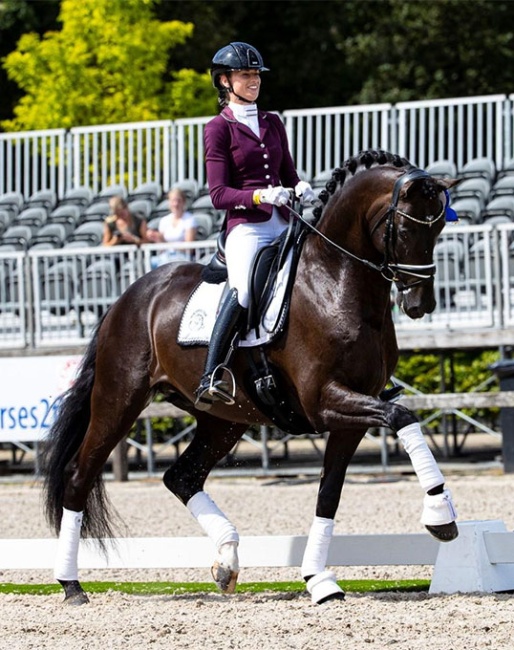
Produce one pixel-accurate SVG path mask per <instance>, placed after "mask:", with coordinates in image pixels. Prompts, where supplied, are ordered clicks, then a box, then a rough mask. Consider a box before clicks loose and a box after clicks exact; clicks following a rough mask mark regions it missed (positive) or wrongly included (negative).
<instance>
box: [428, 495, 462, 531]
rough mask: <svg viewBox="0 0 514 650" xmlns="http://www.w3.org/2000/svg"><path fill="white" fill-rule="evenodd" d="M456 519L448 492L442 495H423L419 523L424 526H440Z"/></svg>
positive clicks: (455, 512)
mask: <svg viewBox="0 0 514 650" xmlns="http://www.w3.org/2000/svg"><path fill="white" fill-rule="evenodd" d="M456 519H457V511H456V510H455V506H454V505H453V501H452V495H451V492H450V490H444V491H443V493H442V494H425V498H424V500H423V513H422V515H421V523H422V524H424V525H425V526H442V525H444V524H450V523H451V522H452V521H455V520H456Z"/></svg>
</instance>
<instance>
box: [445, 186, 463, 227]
mask: <svg viewBox="0 0 514 650" xmlns="http://www.w3.org/2000/svg"><path fill="white" fill-rule="evenodd" d="M444 195H445V197H446V206H445V208H444V218H445V220H446V221H458V220H459V215H458V214H457V213H456V212H455V210H454V209H453V208H450V193H449V192H448V190H444Z"/></svg>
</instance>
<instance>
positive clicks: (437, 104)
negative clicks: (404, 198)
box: [395, 95, 512, 170]
mask: <svg viewBox="0 0 514 650" xmlns="http://www.w3.org/2000/svg"><path fill="white" fill-rule="evenodd" d="M395 108H396V111H397V114H398V116H397V122H398V139H397V152H398V153H399V154H400V155H402V156H406V157H407V158H408V159H409V160H410V161H411V162H413V163H414V164H416V165H418V166H420V167H427V166H428V165H429V164H431V163H433V162H435V161H436V160H452V161H453V162H454V163H455V164H456V165H457V169H459V170H460V169H462V167H463V166H464V164H465V163H466V162H467V161H468V160H471V159H473V158H490V159H491V160H493V161H494V163H495V165H496V168H497V169H501V168H502V167H503V165H504V164H505V162H506V160H508V159H509V153H508V152H507V151H506V145H507V144H508V143H507V141H506V139H505V137H504V133H505V129H506V126H507V124H508V122H509V115H510V114H511V113H512V105H511V102H508V101H507V97H506V95H488V96H483V97H461V98H457V99H437V100H427V101H417V102H401V103H399V104H397V105H396V107H395Z"/></svg>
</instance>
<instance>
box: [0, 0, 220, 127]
mask: <svg viewBox="0 0 514 650" xmlns="http://www.w3.org/2000/svg"><path fill="white" fill-rule="evenodd" d="M154 4H155V2H154V0H82V1H81V2H80V3H77V2H75V0H62V3H61V11H60V14H59V21H60V23H61V24H62V29H61V30H60V31H51V32H47V33H46V34H44V36H43V37H42V38H41V37H39V36H38V35H37V34H35V33H28V34H24V35H23V36H22V37H21V39H20V40H19V42H18V46H17V49H16V50H15V51H14V52H11V53H10V54H9V55H8V56H7V57H6V59H5V63H4V66H5V68H6V70H7V74H8V76H9V78H10V79H12V80H13V81H15V82H16V83H17V84H18V85H19V86H20V88H22V89H23V91H25V93H26V94H25V95H24V96H23V97H22V98H21V100H20V102H19V103H18V105H17V106H16V107H15V109H14V119H12V120H6V121H4V122H3V127H4V128H5V129H6V130H30V129H46V128H57V127H64V128H69V127H72V126H77V125H90V124H110V123H117V122H130V121H142V120H155V119H163V118H176V117H183V116H184V115H206V114H210V113H212V112H213V110H214V107H215V101H214V99H213V97H212V93H211V92H207V91H208V89H209V91H210V79H209V76H208V75H207V74H206V73H203V74H202V73H198V72H196V71H194V70H180V71H178V72H175V73H172V74H171V75H168V78H167V77H166V72H167V70H168V63H169V61H168V56H169V55H168V52H169V50H170V49H172V48H174V47H175V46H177V45H179V44H182V43H184V42H185V41H186V40H187V39H188V38H191V36H192V34H193V25H192V23H183V22H179V21H168V22H160V21H158V20H156V19H155V18H154V16H153V8H154ZM186 82H187V84H191V86H192V87H193V88H195V90H196V95H197V97H196V101H194V102H188V103H187V104H185V103H184V102H183V101H182V99H181V94H180V93H178V92H177V89H176V88H174V86H175V84H177V88H183V87H184V85H185V84H186ZM184 111H186V112H184Z"/></svg>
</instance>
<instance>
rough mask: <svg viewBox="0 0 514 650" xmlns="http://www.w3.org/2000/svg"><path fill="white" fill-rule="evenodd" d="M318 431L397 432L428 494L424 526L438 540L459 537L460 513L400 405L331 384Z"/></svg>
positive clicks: (324, 397) (412, 419)
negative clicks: (360, 428) (370, 429)
mask: <svg viewBox="0 0 514 650" xmlns="http://www.w3.org/2000/svg"><path fill="white" fill-rule="evenodd" d="M320 405H321V409H320V412H319V416H318V420H319V421H318V422H317V428H318V430H319V431H325V430H338V431H340V430H344V427H355V426H359V425H363V426H365V427H366V428H367V427H383V426H385V427H388V428H390V429H392V430H393V431H395V432H396V434H397V435H398V437H399V439H400V441H401V442H402V444H403V446H404V448H405V451H406V452H407V454H408V455H409V458H410V460H411V463H412V467H413V469H414V471H415V473H416V475H417V477H418V479H419V482H420V484H421V487H422V488H423V489H424V491H425V493H426V494H425V499H424V507H423V514H422V517H421V521H422V523H423V524H424V525H425V526H426V528H427V530H428V531H429V532H430V533H431V534H432V535H433V536H434V537H436V538H437V539H438V540H440V541H443V542H449V541H451V540H452V539H455V538H456V537H457V535H458V529H457V526H456V524H455V520H456V518H457V512H456V510H455V506H454V505H453V501H452V497H451V493H450V491H449V490H446V489H445V487H444V482H445V481H444V477H443V475H442V473H441V471H440V470H439V467H438V465H437V462H436V460H435V458H434V456H433V454H432V452H431V451H430V449H429V447H428V445H427V443H426V441H425V438H424V436H423V432H422V431H421V427H420V425H419V422H418V419H417V417H416V416H415V415H414V413H412V411H409V410H408V409H406V408H405V407H403V406H401V405H399V404H392V403H390V402H384V401H382V400H380V399H377V398H374V397H370V396H368V395H361V394H359V393H355V392H353V391H350V390H348V389H347V388H345V387H344V386H341V385H340V384H337V383H336V382H332V383H330V384H328V385H327V386H326V387H325V388H324V389H323V390H322V392H321V399H320Z"/></svg>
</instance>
